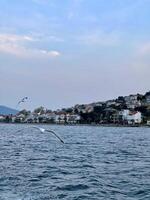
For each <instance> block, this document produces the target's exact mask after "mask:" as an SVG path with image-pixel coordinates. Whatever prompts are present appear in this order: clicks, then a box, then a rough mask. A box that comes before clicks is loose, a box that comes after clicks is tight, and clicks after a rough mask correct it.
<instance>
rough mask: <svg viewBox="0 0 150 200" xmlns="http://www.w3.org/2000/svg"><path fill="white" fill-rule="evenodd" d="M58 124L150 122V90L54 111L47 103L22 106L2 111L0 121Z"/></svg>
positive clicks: (133, 123) (148, 123)
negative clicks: (10, 112)
mask: <svg viewBox="0 0 150 200" xmlns="http://www.w3.org/2000/svg"><path fill="white" fill-rule="evenodd" d="M1 121H5V122H14V123H16V122H17V123H55V124H79V123H81V124H82V123H83V124H84V123H87V124H91V123H96V124H107V123H114V124H128V125H135V124H142V123H144V124H147V125H150V92H147V93H146V94H145V95H141V94H136V95H129V96H125V97H122V96H120V97H118V98H117V99H114V100H109V101H105V102H96V103H91V104H82V105H75V106H74V107H71V108H67V109H62V110H57V111H51V110H47V109H44V108H43V107H40V108H37V109H35V110H34V111H33V112H30V111H26V110H22V111H20V112H19V113H18V114H16V115H15V116H12V115H10V116H2V115H0V122H1Z"/></svg>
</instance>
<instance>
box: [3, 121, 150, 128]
mask: <svg viewBox="0 0 150 200" xmlns="http://www.w3.org/2000/svg"><path fill="white" fill-rule="evenodd" d="M1 124H7V125H8V124H11V125H13V124H14V125H37V126H38V125H42V126H43V125H45V126H46V125H51V126H90V127H110V128H111V127H112V128H113V127H116V128H150V125H146V124H139V125H137V124H135V125H128V124H50V123H14V122H13V123H12V122H9V123H7V122H0V125H1Z"/></svg>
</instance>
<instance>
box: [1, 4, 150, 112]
mask: <svg viewBox="0 0 150 200" xmlns="http://www.w3.org/2000/svg"><path fill="white" fill-rule="evenodd" d="M0 7H1V10H0V105H5V106H10V107H12V108H15V106H16V104H17V102H18V101H19V100H20V99H21V98H22V97H24V96H28V97H29V100H28V101H27V102H26V103H24V104H22V105H21V106H20V108H19V109H24V108H25V109H31V110H33V109H34V108H36V107H39V106H44V107H47V108H49V109H52V110H53V109H58V108H64V107H70V106H73V105H75V104H82V103H91V102H96V101H104V100H108V99H113V98H117V97H118V96H120V95H123V96H125V95H128V94H136V93H145V92H146V91H149V90H150V81H149V75H150V21H149V19H150V12H149V9H150V0H134V1H132V0H92V1H91V0H21V1H20V0H13V1H10V0H0Z"/></svg>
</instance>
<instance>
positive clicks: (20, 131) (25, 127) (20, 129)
mask: <svg viewBox="0 0 150 200" xmlns="http://www.w3.org/2000/svg"><path fill="white" fill-rule="evenodd" d="M32 128H34V129H36V130H38V131H41V130H40V128H38V127H36V126H31V127H25V128H22V129H20V130H18V131H17V133H18V132H21V131H23V130H24V129H32Z"/></svg>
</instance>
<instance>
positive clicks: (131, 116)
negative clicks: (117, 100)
mask: <svg viewBox="0 0 150 200" xmlns="http://www.w3.org/2000/svg"><path fill="white" fill-rule="evenodd" d="M122 120H123V121H126V122H127V123H128V124H140V123H141V122H142V114H141V112H138V111H134V112H131V111H130V110H123V111H122Z"/></svg>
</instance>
